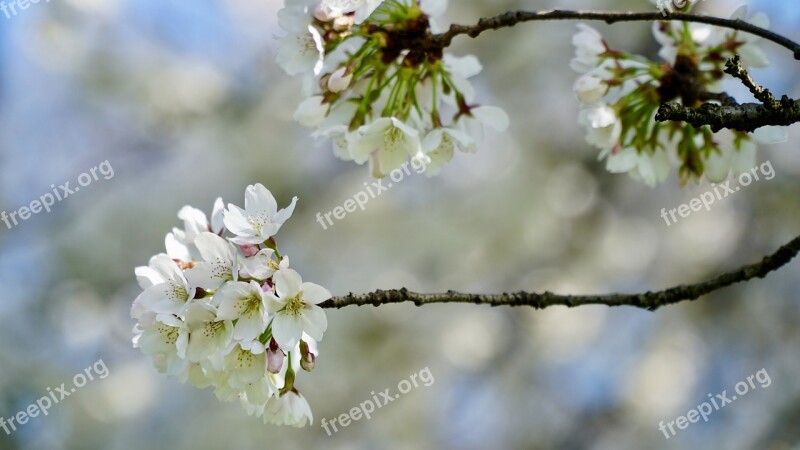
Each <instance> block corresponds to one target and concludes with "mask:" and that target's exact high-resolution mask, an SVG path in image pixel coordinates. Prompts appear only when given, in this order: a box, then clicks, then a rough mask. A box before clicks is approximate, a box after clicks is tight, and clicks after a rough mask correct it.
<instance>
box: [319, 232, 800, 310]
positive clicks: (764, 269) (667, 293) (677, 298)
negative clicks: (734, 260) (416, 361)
mask: <svg viewBox="0 0 800 450" xmlns="http://www.w3.org/2000/svg"><path fill="white" fill-rule="evenodd" d="M798 252H800V236H798V237H797V238H795V239H793V240H792V241H791V242H789V243H787V244H786V245H784V246H783V247H781V248H779V249H778V250H777V251H776V252H775V253H773V254H771V255H769V256H766V257H764V259H762V260H761V262H758V263H756V264H749V265H746V266H742V267H740V268H739V269H736V270H733V271H731V272H727V273H725V274H722V275H719V276H717V277H715V278H712V279H710V280H707V281H703V282H700V283H697V284H690V285H680V286H675V287H671V288H669V289H665V290H662V291H656V292H645V293H643V294H607V295H558V294H553V293H551V292H545V293H541V294H537V293H530V292H517V293H503V294H466V293H461V292H455V291H448V292H445V293H440V294H419V293H416V292H411V291H409V290H408V289H405V288H403V289H394V290H386V291H383V290H379V291H376V292H372V293H367V294H349V295H345V296H342V297H334V298H333V299H331V300H328V301H326V302H324V303H321V304H320V306H321V307H323V308H344V307H346V306H351V305H356V306H365V305H373V306H381V305H386V304H389V303H403V302H413V303H414V304H415V305H417V306H422V305H429V304H433V303H473V304H478V305H490V306H530V307H532V308H535V309H542V308H546V307H548V306H553V305H564V306H569V307H574V306H582V305H606V306H634V307H637V308H644V309H648V310H651V311H653V310H656V309H658V308H660V307H662V306H665V305H672V304H675V303H679V302H682V301H684V300H695V299H697V298H699V297H701V296H703V295H706V294H709V293H711V292H714V291H716V290H718V289H722V288H724V287H727V286H730V285H732V284H736V283H741V282H744V281H748V280H751V279H753V278H764V277H765V276H766V275H767V274H769V273H770V272H772V271H774V270H777V269H779V268H781V267H783V266H784V265H786V264H787V263H789V261H791V260H792V259H793V258H794V257H795V256H797V253H798Z"/></svg>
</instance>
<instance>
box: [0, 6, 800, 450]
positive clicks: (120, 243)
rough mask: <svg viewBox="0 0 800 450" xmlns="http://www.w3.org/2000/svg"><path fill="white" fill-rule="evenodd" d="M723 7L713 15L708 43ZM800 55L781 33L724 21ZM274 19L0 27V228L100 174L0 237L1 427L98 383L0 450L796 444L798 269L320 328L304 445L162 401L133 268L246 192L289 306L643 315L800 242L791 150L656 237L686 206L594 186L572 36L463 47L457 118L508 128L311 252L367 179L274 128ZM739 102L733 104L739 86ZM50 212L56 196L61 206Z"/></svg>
mask: <svg viewBox="0 0 800 450" xmlns="http://www.w3.org/2000/svg"><path fill="white" fill-rule="evenodd" d="M742 3H743V2H742V1H741V0H734V1H729V0H707V1H705V2H703V3H702V4H701V5H700V6H701V10H702V11H705V12H708V13H711V14H717V15H722V16H728V15H729V14H730V13H731V12H732V11H733V10H734V9H735V8H736V7H737V6H739V5H740V4H742ZM747 3H748V4H749V5H751V7H753V8H754V9H757V10H762V11H765V12H767V13H768V14H769V15H770V17H771V18H772V19H773V27H774V28H775V29H777V30H779V31H781V32H784V33H786V34H787V35H788V36H789V37H791V38H794V39H798V38H800V35H798V33H797V29H798V23H800V7H798V6H797V4H796V3H795V2H791V1H780V2H779V1H774V0H758V1H755V0H754V1H748V2H747ZM280 6H281V5H280V2H279V1H278V0H257V1H253V0H218V1H203V0H200V1H192V2H187V1H177V0H137V1H133V0H52V1H50V2H49V3H44V2H40V3H38V4H32V5H31V6H30V7H29V8H28V9H27V10H25V11H20V13H19V15H17V16H15V17H13V18H11V19H6V18H5V17H4V16H3V15H0V74H2V81H1V84H0V140H1V142H2V147H0V157H1V158H2V160H1V161H0V209H2V210H6V211H11V210H14V209H17V208H19V207H20V206H22V205H25V204H28V203H30V201H31V200H34V199H36V198H38V197H39V196H40V195H42V194H44V193H46V192H48V191H49V190H50V187H49V186H50V185H51V184H61V183H63V182H65V181H67V180H75V178H76V177H77V176H78V175H79V174H81V173H82V172H84V171H86V170H88V169H89V168H91V167H94V166H96V165H98V164H99V163H101V162H102V161H105V160H108V161H109V163H110V164H111V165H112V166H113V168H114V171H115V176H114V177H113V178H111V179H109V180H102V179H101V180H100V181H97V182H95V183H93V184H92V185H91V186H89V187H87V188H85V189H84V190H81V191H80V192H79V193H77V194H76V195H74V196H72V197H70V198H68V199H65V201H63V202H61V203H58V204H56V206H55V208H54V210H53V211H52V212H51V213H49V214H44V213H40V214H38V215H35V216H33V217H32V218H31V219H29V220H27V221H25V222H22V223H21V224H20V225H19V226H17V227H15V228H13V229H10V230H9V229H6V227H4V226H0V286H2V291H3V292H2V296H0V343H1V344H2V345H0V416H3V417H6V418H8V417H9V416H12V415H14V414H15V413H16V412H17V411H19V410H22V409H24V408H25V407H26V406H27V405H28V404H30V403H32V402H33V401H35V400H36V399H37V398H39V397H41V396H42V395H46V389H47V387H55V386H59V385H60V384H61V383H62V382H68V383H69V382H70V380H71V379H72V376H73V374H75V373H77V372H80V371H82V370H83V369H84V368H85V367H88V366H90V365H91V364H92V363H93V362H94V361H96V360H97V359H99V358H102V359H103V360H104V361H105V363H106V364H107V366H108V369H109V371H110V375H109V376H108V378H106V379H104V380H98V381H94V382H92V383H90V384H89V385H88V386H86V387H85V388H83V389H81V390H80V391H79V392H78V393H76V394H74V395H72V396H70V397H69V398H68V399H65V400H64V402H63V403H60V404H58V405H57V406H55V407H54V408H53V409H52V410H51V412H50V414H49V415H48V416H47V417H42V416H39V417H37V418H34V419H32V420H31V421H30V422H29V423H27V424H26V425H24V426H22V427H21V428H20V429H19V430H18V431H16V432H15V433H13V434H12V435H11V436H7V435H6V434H5V433H3V432H0V448H2V449H108V450H123V449H124V450H127V449H150V448H159V449H161V448H171V449H196V450H199V449H219V448H231V449H233V448H236V449H258V448H280V449H295V448H297V449H316V448H320V449H321V448H325V449H351V448H363V449H412V448H413V449H487V448H492V449H494V448H498V449H499V448H503V449H506V448H507V449H596V450H601V449H603V450H604V449H615V450H625V449H631V450H636V449H642V448H648V449H661V448H663V449H684V448H704V449H792V448H794V449H796V448H800V447H798V442H800V428H798V426H797V424H798V421H800V377H798V371H799V370H800V328H798V327H797V322H798V318H800V298H798V293H797V292H798V287H799V286H800V281H799V280H798V279H799V278H800V263H797V262H795V263H792V264H790V265H789V266H787V267H785V268H784V269H782V270H781V271H779V272H777V273H774V274H772V275H770V276H769V278H767V279H766V280H758V281H755V282H751V283H748V284H745V285H740V286H735V287H732V288H728V289H725V290H722V291H719V292H718V293H715V294H713V295H710V296H709V297H708V298H705V299H703V300H701V301H697V302H693V303H683V304H680V305H677V306H671V307H667V308H664V309H662V310H660V311H658V312H656V313H650V312H645V311H641V310H636V309H633V308H614V309H609V308H606V307H584V308H579V309H574V310H567V309H566V308H560V307H554V308H549V309H546V310H543V311H533V310H530V309H523V308H520V309H509V308H496V309H493V308H489V307H482V306H474V305H453V306H449V305H437V306H429V307H424V308H416V307H414V306H413V305H396V306H386V307H380V308H373V307H364V308H355V307H350V308H347V309H343V310H338V311H329V314H328V317H329V322H330V327H329V331H328V332H327V334H326V336H325V340H324V341H323V342H322V346H321V356H320V357H319V358H318V361H317V362H318V364H317V369H316V370H315V371H314V372H313V373H311V374H304V376H302V378H300V381H299V386H300V387H301V389H302V390H303V392H304V393H305V394H306V397H307V398H308V399H309V401H310V403H311V406H312V409H313V411H314V414H315V422H314V426H311V427H307V428H305V429H301V430H296V429H289V428H279V427H273V426H265V425H263V424H262V423H261V422H260V421H259V420H257V419H254V418H250V417H248V416H246V415H245V414H244V413H243V411H242V410H241V409H240V407H239V405H238V404H236V403H231V404H223V403H219V402H218V401H217V400H216V398H215V397H214V395H213V393H212V392H211V391H209V390H206V391H199V390H197V389H194V388H192V387H191V386H186V385H182V384H179V383H178V382H177V381H175V380H174V379H170V378H167V377H166V376H162V375H160V374H158V373H157V372H156V370H155V369H154V368H152V366H151V363H150V361H149V360H148V358H147V357H146V356H144V355H143V354H141V353H139V352H138V351H137V350H135V349H133V348H131V344H130V337H131V327H132V325H133V322H132V321H131V320H130V318H129V316H128V311H129V308H130V303H131V301H132V300H133V298H135V296H136V295H137V293H138V287H137V286H136V283H135V279H134V276H133V268H134V267H135V266H137V265H143V264H146V262H147V260H148V258H149V256H150V255H152V254H154V253H157V252H160V251H162V246H163V238H164V234H165V233H166V232H167V231H169V230H170V229H171V227H173V226H178V225H179V222H178V220H177V218H176V216H175V214H176V212H177V210H178V209H179V208H180V207H181V206H183V205H185V204H190V205H193V206H196V207H199V208H201V209H204V210H206V211H208V210H210V208H211V205H212V202H213V200H214V199H215V198H216V197H217V196H220V195H221V196H223V197H224V199H225V200H226V201H229V202H234V203H237V204H242V203H243V192H244V188H245V187H246V186H247V185H248V184H252V183H256V182H261V183H264V184H265V185H267V186H268V187H269V188H270V189H271V190H272V191H273V192H274V193H275V194H276V196H277V197H278V199H279V203H280V204H282V205H283V204H286V203H287V202H288V201H289V200H290V199H291V196H293V195H298V196H299V197H300V202H299V204H298V208H297V210H296V212H295V214H294V217H292V219H291V221H290V222H289V223H287V226H285V227H284V228H283V229H282V230H281V232H280V234H279V236H278V237H279V240H280V243H281V247H282V249H283V250H284V252H285V253H287V254H289V255H290V256H291V258H292V262H293V265H294V266H295V267H296V268H297V269H298V270H299V271H300V272H301V273H302V274H303V276H304V278H306V279H308V280H311V281H315V282H317V283H320V284H322V285H324V286H326V287H328V288H329V289H330V290H332V291H333V292H334V293H335V294H344V293H347V292H350V291H353V292H366V291H370V290H373V289H376V288H397V287H402V286H405V287H408V288H409V289H414V290H420V291H426V292H437V291H442V290H447V289H456V290H460V291H470V292H487V293H489V292H502V291H512V290H535V291H543V290H553V291H556V292H560V293H598V292H611V291H624V292H637V291H644V290H647V289H655V288H662V287H667V286H670V285H673V284H678V283H682V282H692V281H698V280H701V279H703V278H706V277H709V276H712V275H714V274H717V273H720V272H722V271H724V270H727V269H731V268H733V267H737V266H739V265H741V264H744V263H748V262H754V261H756V260H758V259H760V258H761V256H762V255H763V254H766V253H770V252H772V251H774V250H775V249H776V248H777V247H778V246H779V245H781V244H783V243H784V242H786V241H788V240H789V239H791V238H792V237H793V236H795V235H797V234H798V233H800V216H799V215H798V211H800V209H798V205H797V199H798V195H800V183H797V180H798V178H799V177H800V151H798V150H799V149H798V145H800V144H798V142H800V129H798V127H797V126H795V127H792V128H791V139H790V141H789V142H788V143H786V144H781V145H775V146H771V147H768V148H762V150H760V152H759V161H760V162H762V161H766V160H770V161H771V162H772V164H773V166H774V168H775V171H776V176H775V178H774V179H773V180H771V181H761V182H758V183H755V184H754V185H752V186H751V187H749V188H747V189H745V190H743V191H741V192H739V193H737V194H736V195H735V196H733V197H730V198H728V199H726V200H725V201H724V202H718V204H716V205H714V209H713V210H712V211H711V212H708V213H706V212H702V213H695V214H693V215H692V216H690V217H689V218H687V219H683V220H681V221H680V222H679V223H677V224H675V225H672V226H669V227H668V226H666V225H665V223H664V222H663V220H662V219H661V218H660V217H659V211H660V210H661V208H665V207H666V208H674V207H676V206H677V205H679V204H680V203H684V202H686V201H688V200H689V199H690V198H692V197H694V196H696V195H698V194H699V193H700V192H703V191H705V190H707V189H708V186H707V185H699V186H698V185H689V186H687V187H685V188H680V187H679V186H678V182H677V177H676V176H675V175H674V174H673V176H672V177H671V178H670V180H669V181H668V182H667V183H665V184H664V185H662V186H659V187H658V188H656V189H649V188H647V187H645V186H643V185H641V184H639V183H637V182H635V181H633V180H631V179H630V178H628V177H627V176H625V175H612V174H608V173H606V172H605V171H604V168H603V165H602V163H598V162H597V151H596V150H595V149H593V148H591V147H590V146H589V145H587V144H585V143H584V141H583V134H584V132H583V130H581V129H579V128H578V126H577V125H576V121H575V119H576V115H577V111H578V104H577V102H576V101H575V100H574V98H573V95H572V93H571V87H572V82H573V80H574V78H575V74H574V73H572V72H571V71H570V69H569V68H568V61H569V59H570V58H571V56H572V46H571V45H570V37H571V35H572V34H573V32H574V30H575V23H574V22H558V23H539V24H528V25H523V26H519V27H517V28H514V29H512V30H505V31H501V32H490V33H486V34H485V35H483V36H481V38H480V39H478V40H470V39H468V38H459V39H457V40H456V41H455V43H454V45H453V47H452V48H451V50H452V51H453V52H455V53H456V54H466V53H474V54H476V55H477V56H478V57H479V58H480V59H481V61H482V63H483V65H484V68H485V69H484V73H483V74H482V75H480V76H479V77H478V78H476V85H477V88H478V90H479V98H480V99H481V100H482V101H483V102H484V103H487V104H495V105H499V106H502V107H503V108H504V109H505V110H506V111H508V112H509V114H510V115H511V117H512V126H511V129H510V130H509V132H507V133H503V134H497V133H490V134H489V136H488V140H487V143H486V144H485V145H484V147H482V149H481V150H480V152H479V153H478V154H476V155H464V154H460V155H457V157H456V161H455V162H454V163H452V164H450V165H449V166H447V167H446V168H445V169H444V171H443V173H442V174H441V175H440V176H438V177H435V178H431V179H428V178H425V177H424V176H420V175H415V176H411V177H407V178H406V179H405V180H403V182H402V183H398V184H397V185H396V186H394V187H393V188H392V190H391V191H389V192H387V193H384V194H383V195H382V196H380V197H379V198H377V199H376V200H373V201H372V202H370V203H369V204H368V207H367V210H366V211H364V212H361V211H359V212H356V213H352V214H349V215H348V216H347V217H346V219H345V220H343V221H339V222H337V223H336V224H335V226H334V227H332V228H329V229H328V230H323V229H322V228H321V227H320V226H319V224H317V222H316V221H315V215H316V213H317V212H323V213H324V212H326V211H329V210H331V209H333V208H334V207H335V206H337V205H341V204H342V203H343V202H344V200H346V199H347V198H350V197H352V196H353V195H354V194H355V193H356V192H357V191H359V190H360V189H361V188H362V186H363V183H364V182H365V181H368V180H369V174H368V171H367V169H366V168H364V167H359V166H356V165H354V164H352V163H346V162H341V161H338V160H336V159H335V158H334V156H333V155H332V152H331V151H330V149H328V148H327V147H326V146H323V147H315V146H314V144H313V142H312V141H311V140H310V138H309V136H308V132H307V131H306V130H304V129H302V128H301V127H300V126H299V125H297V124H295V123H294V122H293V121H292V118H291V116H292V113H293V110H294V107H295V105H296V104H297V103H298V102H299V101H300V100H301V93H300V82H299V81H298V80H296V79H291V78H289V77H288V76H286V75H285V74H283V72H281V71H280V69H279V68H278V67H277V66H276V65H275V63H274V58H275V54H276V41H275V39H274V36H275V35H276V34H277V33H278V28H277V24H276V11H277V10H278V9H279V8H280ZM554 7H558V8H574V9H579V8H584V9H585V8H598V9H630V10H652V8H653V7H652V5H651V4H650V3H649V2H647V1H646V0H630V1H622V0H620V1H612V0H597V1H591V2H588V1H578V0H570V1H560V2H555V1H510V0H492V1H491V2H485V1H477V0H462V1H452V2H451V5H450V9H449V13H448V19H449V20H451V21H453V22H460V23H471V22H474V21H475V20H477V18H479V17H482V16H488V15H493V14H497V13H500V12H503V11H506V10H509V9H546V8H554ZM595 26H597V28H598V29H601V30H602V31H603V33H604V34H605V35H606V36H607V38H608V40H609V42H610V43H612V45H614V46H616V47H618V48H622V49H627V50H630V51H634V52H638V53H642V54H647V55H653V56H654V55H655V52H656V51H657V47H656V46H655V43H654V41H653V40H652V38H651V37H650V27H649V25H648V24H620V25H615V26H613V27H609V26H605V25H603V24H595ZM763 47H764V48H765V49H766V50H767V52H768V54H769V55H770V57H771V59H772V61H773V63H772V65H771V66H770V67H769V68H767V69H763V70H757V71H754V73H753V74H754V76H755V77H756V78H757V80H759V81H760V82H762V83H764V84H766V85H767V86H768V87H770V88H772V89H773V90H774V91H775V92H779V93H786V94H789V95H792V96H795V97H797V96H800V85H799V84H798V81H797V80H798V77H797V76H796V74H797V62H796V61H794V60H793V59H792V57H791V55H790V54H789V53H788V52H787V51H786V50H784V49H781V48H778V47H777V46H775V45H772V44H766V43H765V44H763ZM731 89H732V90H731V92H735V93H736V94H737V95H738V96H739V98H740V99H742V100H746V99H747V97H746V95H744V94H743V93H742V92H741V89H739V88H738V87H736V86H735V85H734V86H733V87H732V88H731ZM72 183H73V185H74V183H75V182H74V181H72ZM424 367H429V368H430V370H431V373H432V374H433V376H434V378H435V382H434V383H433V384H432V385H431V386H430V387H427V388H423V387H420V388H418V389H416V390H412V391H411V392H410V393H409V394H407V395H405V396H403V397H402V398H401V399H400V400H399V401H396V402H394V403H392V404H390V405H388V406H387V407H385V408H383V409H380V410H378V411H377V412H376V413H375V414H374V415H373V418H372V419H371V420H369V421H365V420H361V421H358V422H355V423H353V424H351V425H350V426H349V427H347V428H345V429H342V430H341V431H340V432H339V433H337V434H335V435H334V436H332V437H328V436H327V435H326V434H325V432H324V430H323V429H322V428H321V427H320V426H319V420H320V418H323V417H325V418H328V419H331V418H332V417H335V416H338V415H339V414H341V413H344V412H347V411H348V410H349V409H350V408H351V407H353V406H356V405H357V404H358V403H360V402H362V401H364V400H366V399H369V398H370V397H371V395H370V392H371V391H373V390H375V391H382V390H383V389H385V388H392V389H395V388H396V386H397V383H398V382H399V381H400V380H402V379H405V378H407V377H408V376H409V375H410V374H412V373H415V372H418V371H419V370H421V369H423V368H424ZM762 368H764V369H766V371H767V372H768V373H769V375H770V378H771V381H772V383H771V385H770V386H769V387H767V388H757V389H754V390H752V391H751V392H750V393H749V394H748V395H747V396H745V397H742V398H740V399H739V400H737V401H736V402H734V403H733V404H730V405H728V406H726V407H725V408H724V409H723V410H720V411H718V412H716V413H714V414H713V415H712V416H711V417H710V419H709V422H708V423H699V424H694V425H691V426H690V427H689V428H688V429H687V430H683V431H681V432H680V434H679V435H678V436H676V437H673V438H671V439H669V440H666V439H665V438H664V436H663V434H662V433H661V432H660V431H659V430H658V423H659V421H662V420H664V421H669V420H674V419H675V418H676V417H677V416H679V415H682V414H685V413H686V412H687V411H688V410H689V409H691V408H694V407H695V406H696V405H697V404H699V403H701V402H703V401H705V400H706V399H707V394H709V393H718V392H721V391H723V390H727V391H728V392H729V393H730V392H732V390H733V387H734V385H735V384H736V383H737V382H739V381H741V380H744V379H745V378H746V377H747V376H749V375H751V374H753V373H755V372H756V371H758V370H760V369H762Z"/></svg>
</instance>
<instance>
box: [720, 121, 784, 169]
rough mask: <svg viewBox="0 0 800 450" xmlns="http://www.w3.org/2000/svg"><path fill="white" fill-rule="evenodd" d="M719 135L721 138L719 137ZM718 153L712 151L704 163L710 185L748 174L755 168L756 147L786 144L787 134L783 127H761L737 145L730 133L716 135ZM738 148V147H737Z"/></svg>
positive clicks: (741, 139) (740, 140)
mask: <svg viewBox="0 0 800 450" xmlns="http://www.w3.org/2000/svg"><path fill="white" fill-rule="evenodd" d="M720 135H721V136H720ZM717 136H719V137H718V139H719V151H718V152H716V151H712V152H711V154H710V155H709V157H708V159H706V161H705V176H706V178H707V179H708V180H709V181H711V182H712V183H719V182H721V181H724V180H725V179H727V178H728V176H729V175H730V173H731V171H733V173H735V174H739V173H743V172H748V171H750V170H751V169H752V168H753V167H755V166H756V153H757V150H758V148H757V145H756V143H759V144H767V145H769V144H777V143H781V142H786V140H787V139H788V133H787V131H786V128H785V127H772V126H770V127H762V128H759V129H758V130H756V131H755V132H754V133H752V134H751V135H749V136H746V137H743V138H740V139H739V142H738V144H737V143H735V142H734V137H733V136H732V135H731V133H730V132H726V133H718V135H717ZM737 146H738V147H737Z"/></svg>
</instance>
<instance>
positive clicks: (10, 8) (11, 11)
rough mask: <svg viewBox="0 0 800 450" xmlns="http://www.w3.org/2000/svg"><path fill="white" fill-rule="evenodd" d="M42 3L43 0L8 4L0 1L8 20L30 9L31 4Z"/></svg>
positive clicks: (22, 0)
mask: <svg viewBox="0 0 800 450" xmlns="http://www.w3.org/2000/svg"><path fill="white" fill-rule="evenodd" d="M40 1H42V0H11V1H10V2H8V3H6V2H5V1H0V10H2V11H3V14H5V15H6V19H10V18H12V17H14V16H16V15H17V14H19V12H20V11H25V10H26V9H28V8H30V6H31V4H34V5H35V4H37V3H39V2H40ZM44 2H45V3H50V0H44Z"/></svg>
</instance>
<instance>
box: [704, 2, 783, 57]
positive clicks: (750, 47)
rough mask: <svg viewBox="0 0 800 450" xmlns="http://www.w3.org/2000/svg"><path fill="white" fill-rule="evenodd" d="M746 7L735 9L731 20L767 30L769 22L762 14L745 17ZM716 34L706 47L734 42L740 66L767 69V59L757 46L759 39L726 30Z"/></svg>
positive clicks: (754, 36) (717, 31)
mask: <svg viewBox="0 0 800 450" xmlns="http://www.w3.org/2000/svg"><path fill="white" fill-rule="evenodd" d="M747 9H748V8H747V5H742V6H740V7H739V8H737V9H736V11H734V12H733V14H732V15H731V19H732V20H741V21H745V22H748V23H751V24H753V25H755V26H757V27H761V28H764V29H769V26H770V20H769V17H768V16H767V15H766V14H764V13H756V14H755V15H754V16H752V17H750V18H748V17H747ZM715 31H716V33H715V34H714V35H713V36H712V37H710V39H709V43H708V46H709V47H713V46H715V45H719V44H721V43H724V42H725V41H728V40H735V42H736V43H737V44H738V46H737V47H736V49H735V50H734V52H736V53H737V54H738V55H739V56H740V57H741V60H742V64H744V65H745V66H747V67H756V68H760V67H767V66H768V65H769V58H767V55H766V53H764V50H762V49H761V47H759V46H758V45H757V44H758V42H759V41H760V40H761V37H759V36H756V35H753V34H750V33H743V32H736V31H731V30H726V29H718V30H715Z"/></svg>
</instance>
